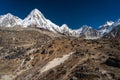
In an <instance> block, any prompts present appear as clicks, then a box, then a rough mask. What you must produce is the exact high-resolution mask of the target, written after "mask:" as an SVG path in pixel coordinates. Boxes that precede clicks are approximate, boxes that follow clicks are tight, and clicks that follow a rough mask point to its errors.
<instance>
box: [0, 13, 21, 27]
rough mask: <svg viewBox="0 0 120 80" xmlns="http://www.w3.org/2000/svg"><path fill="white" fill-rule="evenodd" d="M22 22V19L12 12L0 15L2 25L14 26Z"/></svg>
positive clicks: (0, 25) (0, 24)
mask: <svg viewBox="0 0 120 80" xmlns="http://www.w3.org/2000/svg"><path fill="white" fill-rule="evenodd" d="M21 24H22V20H21V19H20V18H18V17H17V16H14V15H12V14H11V13H8V14H6V15H1V16H0V27H14V26H16V25H21Z"/></svg>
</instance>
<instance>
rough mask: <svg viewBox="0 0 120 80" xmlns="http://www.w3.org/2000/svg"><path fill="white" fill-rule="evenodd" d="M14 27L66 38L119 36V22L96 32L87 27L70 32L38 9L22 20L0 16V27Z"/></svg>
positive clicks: (109, 22)
mask: <svg viewBox="0 0 120 80" xmlns="http://www.w3.org/2000/svg"><path fill="white" fill-rule="evenodd" d="M15 26H21V27H24V28H29V27H36V28H40V29H45V30H48V31H52V32H54V33H59V34H63V35H66V36H74V37H83V38H85V39H99V38H106V37H107V38H108V37H109V38H111V37H119V36H120V20H117V21H116V22H113V21H107V22H106V23H105V24H104V25H101V26H100V27H99V28H98V29H97V30H96V29H93V28H92V27H90V26H87V25H83V26H82V27H81V28H79V29H77V30H72V29H70V28H69V27H68V26H67V25H66V24H63V25H62V26H58V25H56V24H54V23H53V22H51V21H50V20H49V19H46V18H45V17H44V15H43V14H42V13H41V12H40V11H39V10H38V9H34V10H32V11H31V12H30V14H29V15H28V16H27V17H26V18H25V19H23V20H22V19H20V18H19V17H17V16H14V15H12V14H11V13H8V14H6V15H1V16H0V27H15Z"/></svg>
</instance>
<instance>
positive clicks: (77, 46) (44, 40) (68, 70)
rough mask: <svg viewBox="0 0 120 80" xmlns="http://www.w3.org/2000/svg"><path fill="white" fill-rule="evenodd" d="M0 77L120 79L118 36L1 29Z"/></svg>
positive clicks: (25, 79)
mask: <svg viewBox="0 0 120 80" xmlns="http://www.w3.org/2000/svg"><path fill="white" fill-rule="evenodd" d="M0 80H120V38H119V37H118V38H117V37H116V38H101V39H97V40H87V39H83V38H81V37H70V36H65V35H61V34H56V33H53V32H50V31H47V30H40V29H35V28H20V27H15V28H14V27H13V28H0Z"/></svg>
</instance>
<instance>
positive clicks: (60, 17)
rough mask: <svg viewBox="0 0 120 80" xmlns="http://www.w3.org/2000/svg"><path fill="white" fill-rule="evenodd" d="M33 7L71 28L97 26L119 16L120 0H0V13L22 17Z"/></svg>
mask: <svg viewBox="0 0 120 80" xmlns="http://www.w3.org/2000/svg"><path fill="white" fill-rule="evenodd" d="M34 8H38V9H39V10H40V11H41V12H42V13H43V14H44V16H45V17H46V18H48V19H50V20H51V21H52V22H54V23H55V24H57V25H59V26H61V25H62V24H64V23H66V24H67V25H68V26H69V27H70V28H72V29H78V28H80V27H81V26H82V25H89V26H92V27H94V28H97V27H99V26H100V25H102V24H104V23H105V22H106V21H111V20H112V21H115V20H117V19H119V18H120V0H0V15H3V14H6V13H8V12H9V13H12V14H13V15H15V16H18V17H20V18H22V19H24V18H25V17H26V16H27V15H28V14H29V13H30V12H31V10H33V9H34Z"/></svg>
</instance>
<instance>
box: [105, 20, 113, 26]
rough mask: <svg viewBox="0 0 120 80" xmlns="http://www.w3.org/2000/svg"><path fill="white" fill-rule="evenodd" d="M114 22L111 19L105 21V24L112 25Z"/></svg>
mask: <svg viewBox="0 0 120 80" xmlns="http://www.w3.org/2000/svg"><path fill="white" fill-rule="evenodd" d="M113 23H114V22H113V21H107V22H106V24H107V25H112V24H113Z"/></svg>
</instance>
